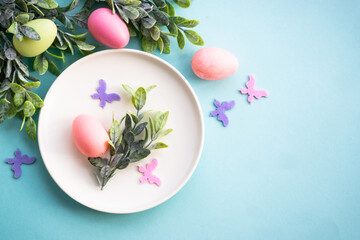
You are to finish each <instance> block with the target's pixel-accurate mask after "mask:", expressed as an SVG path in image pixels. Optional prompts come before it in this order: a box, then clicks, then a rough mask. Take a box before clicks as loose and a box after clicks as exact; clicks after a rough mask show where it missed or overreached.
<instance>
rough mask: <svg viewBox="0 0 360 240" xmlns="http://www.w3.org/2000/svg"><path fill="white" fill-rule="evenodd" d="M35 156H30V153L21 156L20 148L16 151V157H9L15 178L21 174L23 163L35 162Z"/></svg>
mask: <svg viewBox="0 0 360 240" xmlns="http://www.w3.org/2000/svg"><path fill="white" fill-rule="evenodd" d="M35 160H36V159H35V158H34V157H29V156H28V155H26V154H25V155H23V156H21V151H20V150H19V149H18V150H16V151H15V158H8V159H7V162H6V163H8V164H13V166H12V167H11V170H13V171H14V178H19V177H20V176H21V164H32V163H34V162H35Z"/></svg>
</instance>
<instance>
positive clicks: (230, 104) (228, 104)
mask: <svg viewBox="0 0 360 240" xmlns="http://www.w3.org/2000/svg"><path fill="white" fill-rule="evenodd" d="M221 106H222V107H224V109H225V110H230V109H232V108H233V107H234V106H235V101H231V102H223V104H222V105H221Z"/></svg>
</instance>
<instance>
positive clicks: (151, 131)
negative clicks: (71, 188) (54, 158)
mask: <svg viewBox="0 0 360 240" xmlns="http://www.w3.org/2000/svg"><path fill="white" fill-rule="evenodd" d="M155 87H156V86H155V85H153V86H150V87H148V88H146V89H144V88H143V87H140V88H138V89H137V90H136V91H134V90H133V89H132V88H131V87H130V86H128V85H123V88H124V89H125V90H126V91H127V92H128V93H129V94H130V95H131V102H132V104H133V107H134V108H135V110H136V113H132V112H128V113H127V114H126V115H125V116H124V117H123V118H122V119H121V120H120V121H117V120H115V119H113V123H112V125H111V127H110V130H109V135H110V141H109V144H110V158H101V157H97V158H88V160H89V162H90V163H91V164H92V165H93V166H94V167H96V169H97V171H96V172H95V176H96V178H97V179H98V181H99V184H100V187H101V190H102V189H103V188H104V186H105V185H106V184H107V182H108V181H109V179H110V178H111V177H113V176H114V174H115V172H116V170H122V169H125V168H126V167H127V166H128V165H129V164H130V163H134V162H137V161H140V160H142V159H144V158H146V157H147V156H149V154H150V153H151V150H156V149H161V148H167V147H168V146H167V145H166V144H165V143H163V142H157V140H158V139H160V138H162V137H164V136H166V135H168V134H169V133H171V132H172V131H173V130H172V129H164V128H165V125H166V122H167V120H168V117H169V112H168V111H167V112H164V113H163V112H161V111H158V112H156V114H155V115H154V116H153V117H152V116H150V115H148V113H149V111H142V109H143V107H144V106H145V103H146V98H147V94H148V93H149V92H150V91H151V90H152V89H153V88H155ZM146 115H148V116H147V118H148V120H147V121H146V120H144V119H145V116H146ZM123 123H124V124H123ZM121 125H124V128H123V130H122V131H121Z"/></svg>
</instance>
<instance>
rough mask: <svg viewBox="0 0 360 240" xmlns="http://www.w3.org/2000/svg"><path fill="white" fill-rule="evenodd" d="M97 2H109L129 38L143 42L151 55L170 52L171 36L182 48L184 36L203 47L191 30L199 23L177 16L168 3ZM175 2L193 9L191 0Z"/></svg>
mask: <svg viewBox="0 0 360 240" xmlns="http://www.w3.org/2000/svg"><path fill="white" fill-rule="evenodd" d="M97 1H98V2H106V3H107V5H108V7H109V8H110V9H112V11H113V12H114V13H117V14H118V15H119V16H120V17H121V19H123V20H124V21H125V23H126V25H127V27H128V29H129V32H130V36H131V37H135V36H138V37H139V38H140V39H141V46H142V49H143V50H144V51H146V52H149V53H152V52H154V51H155V50H156V49H159V50H160V53H170V39H169V37H174V38H176V39H177V43H178V46H179V48H180V49H183V48H184V46H185V37H186V38H187V39H188V40H189V41H190V42H191V43H192V44H195V45H198V46H203V45H204V40H203V38H202V37H201V36H200V35H199V34H198V33H197V32H195V31H194V30H191V29H189V28H194V27H196V26H197V25H198V24H199V21H198V20H189V19H186V18H184V17H180V16H175V8H174V6H173V5H172V4H171V3H170V2H169V1H167V0H165V1H164V0H151V1H150V0H97ZM174 2H175V3H176V4H177V5H178V6H180V7H182V8H188V7H190V0H174ZM92 4H94V0H88V1H87V4H86V5H85V8H84V10H83V11H82V12H83V13H84V14H86V12H87V9H88V7H89V6H92ZM84 20H85V19H84ZM184 36H185V37H184Z"/></svg>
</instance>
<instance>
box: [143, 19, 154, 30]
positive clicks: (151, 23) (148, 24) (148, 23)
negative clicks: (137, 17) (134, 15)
mask: <svg viewBox="0 0 360 240" xmlns="http://www.w3.org/2000/svg"><path fill="white" fill-rule="evenodd" d="M155 23H156V20H155V19H154V18H153V17H151V16H148V17H145V18H142V19H141V24H142V25H143V26H144V27H145V28H147V29H150V28H152V27H153V26H154V25H155Z"/></svg>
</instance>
